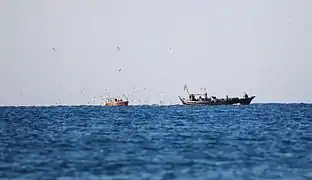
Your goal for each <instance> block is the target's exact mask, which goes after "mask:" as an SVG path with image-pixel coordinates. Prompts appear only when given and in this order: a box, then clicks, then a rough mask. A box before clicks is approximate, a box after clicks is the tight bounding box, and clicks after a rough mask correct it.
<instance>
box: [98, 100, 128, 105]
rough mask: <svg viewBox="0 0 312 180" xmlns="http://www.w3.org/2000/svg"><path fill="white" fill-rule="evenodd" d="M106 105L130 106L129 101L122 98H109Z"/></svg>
mask: <svg viewBox="0 0 312 180" xmlns="http://www.w3.org/2000/svg"><path fill="white" fill-rule="evenodd" d="M104 104H105V106H128V104H129V101H124V100H122V99H108V100H107V101H106V102H105V103H104Z"/></svg>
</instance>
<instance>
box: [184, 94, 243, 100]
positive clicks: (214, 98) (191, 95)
mask: <svg viewBox="0 0 312 180" xmlns="http://www.w3.org/2000/svg"><path fill="white" fill-rule="evenodd" d="M244 98H245V99H248V95H247V93H244ZM229 99H230V98H229V96H228V95H226V96H225V100H226V101H228V100H229ZM189 100H190V101H216V100H217V98H216V97H215V96H211V97H210V98H208V94H207V93H205V94H204V97H202V96H199V97H198V98H196V97H195V94H190V95H189Z"/></svg>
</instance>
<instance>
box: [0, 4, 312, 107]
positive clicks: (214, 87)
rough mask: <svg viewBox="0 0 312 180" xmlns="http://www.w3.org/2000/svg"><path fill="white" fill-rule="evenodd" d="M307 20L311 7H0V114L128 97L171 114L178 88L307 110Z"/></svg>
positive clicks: (310, 92)
mask: <svg viewBox="0 0 312 180" xmlns="http://www.w3.org/2000/svg"><path fill="white" fill-rule="evenodd" d="M311 18H312V1H311V0H305V1H304V0H261V1H260V0H223V1H219V0H170V1H168V0H157V1H156V0H154V1H152V0H131V1H130V0H122V1H121V0H120V1H118V0H90V1H87V0H66V1H65V0H64V1H56V0H27V1H26V0H1V1H0V25H1V28H0V82H1V89H0V105H49V104H51V105H53V104H56V103H60V104H87V103H90V104H100V103H101V102H102V99H103V98H105V97H107V96H108V92H110V93H111V95H112V96H119V95H122V94H126V93H131V92H132V91H133V88H135V90H136V91H135V92H134V93H132V94H128V96H129V98H131V100H136V101H132V102H133V103H136V104H137V103H138V100H140V103H149V104H153V103H156V104H159V102H160V101H161V100H164V102H165V103H166V104H169V103H173V104H175V103H179V100H178V98H177V96H178V95H183V96H185V95H186V93H185V92H184V90H183V86H184V84H187V85H188V87H189V90H190V91H192V92H202V91H201V90H200V88H203V87H205V88H206V89H207V91H208V95H215V96H217V97H225V95H226V94H227V95H229V96H243V93H244V92H247V93H248V94H249V95H256V96H257V97H256V99H255V100H254V101H253V102H311V101H312V80H311V78H312V71H311V68H312V19H311ZM117 47H119V48H120V49H118V48H117ZM170 48H171V49H170ZM120 68H121V70H120V71H119V69H120ZM144 88H145V90H144ZM105 89H107V91H105ZM161 92H163V94H162V93H161ZM94 97H95V99H94Z"/></svg>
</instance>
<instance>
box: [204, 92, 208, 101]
mask: <svg viewBox="0 0 312 180" xmlns="http://www.w3.org/2000/svg"><path fill="white" fill-rule="evenodd" d="M205 100H206V101H207V100H208V94H207V93H205Z"/></svg>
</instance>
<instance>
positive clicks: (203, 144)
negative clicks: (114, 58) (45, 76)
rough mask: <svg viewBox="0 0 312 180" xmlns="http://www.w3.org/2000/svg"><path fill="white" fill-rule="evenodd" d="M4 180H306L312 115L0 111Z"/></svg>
mask: <svg viewBox="0 0 312 180" xmlns="http://www.w3.org/2000/svg"><path fill="white" fill-rule="evenodd" d="M0 128H1V136H0V162H1V163H0V179H1V178H4V179H310V178H312V152H311V149H312V133H311V129H312V106H311V105H307V104H253V105H250V106H216V107H205V106H194V107H192V106H129V107H100V106H99V107H97V106H95V107H94V106H79V107H68V106H59V107H0Z"/></svg>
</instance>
